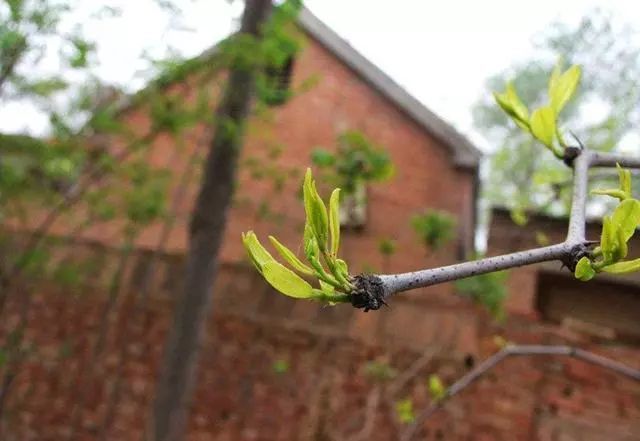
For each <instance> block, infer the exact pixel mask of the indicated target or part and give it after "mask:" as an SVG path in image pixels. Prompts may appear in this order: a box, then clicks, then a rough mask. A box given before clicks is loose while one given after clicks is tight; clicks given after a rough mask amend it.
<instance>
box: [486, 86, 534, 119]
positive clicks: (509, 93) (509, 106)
mask: <svg viewBox="0 0 640 441" xmlns="http://www.w3.org/2000/svg"><path fill="white" fill-rule="evenodd" d="M493 97H494V98H495V100H496V103H498V105H499V106H500V108H501V109H502V110H503V111H504V113H506V114H507V115H509V116H510V117H511V119H513V121H514V122H515V123H516V124H517V125H518V126H519V127H521V128H522V129H524V130H527V131H529V111H528V110H527V108H526V106H525V105H524V104H523V103H522V101H521V100H520V97H519V96H518V94H517V92H516V90H515V87H514V86H513V84H512V83H509V84H507V90H506V91H505V92H503V93H495V92H494V94H493Z"/></svg>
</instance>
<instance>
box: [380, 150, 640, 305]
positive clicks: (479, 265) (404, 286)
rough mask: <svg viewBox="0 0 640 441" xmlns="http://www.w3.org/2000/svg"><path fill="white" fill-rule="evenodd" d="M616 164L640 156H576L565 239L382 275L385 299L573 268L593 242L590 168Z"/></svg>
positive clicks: (638, 163) (636, 164) (631, 164)
mask: <svg viewBox="0 0 640 441" xmlns="http://www.w3.org/2000/svg"><path fill="white" fill-rule="evenodd" d="M617 163H619V164H620V165H621V166H623V167H627V168H640V158H633V157H631V158H630V157H626V156H621V155H613V154H606V153H596V152H592V151H589V150H587V149H584V150H581V151H580V152H579V155H578V156H577V157H576V158H575V159H573V161H572V167H573V200H572V204H571V215H570V219H569V228H568V231H567V238H566V240H565V241H564V242H562V243H559V244H555V245H551V246H547V247H542V248H535V249H532V250H527V251H520V252H516V253H511V254H504V255H500V256H495V257H488V258H484V259H479V260H474V261H469V262H463V263H458V264H455V265H448V266H443V267H438V268H429V269H424V270H419V271H412V272H408V273H401V274H389V275H379V276H378V277H379V279H380V280H381V282H382V290H383V298H384V299H386V298H388V297H389V296H391V295H394V294H396V293H399V292H403V291H407V290H410V289H415V288H422V287H426V286H431V285H436V284H439V283H444V282H450V281H453V280H458V279H462V278H465V277H471V276H477V275H480V274H486V273H490V272H494V271H501V270H505V269H510V268H515V267H520V266H525V265H531V264H534V263H540V262H548V261H561V262H562V263H564V264H565V265H566V266H567V267H568V268H570V269H573V268H574V266H575V264H576V262H577V261H578V260H579V259H580V257H582V256H583V255H584V254H585V253H586V252H587V250H588V247H589V246H590V245H592V242H589V241H588V240H587V239H586V238H585V212H586V202H587V196H588V194H587V191H588V190H587V187H588V181H589V169H590V168H592V167H615V166H616V164H617Z"/></svg>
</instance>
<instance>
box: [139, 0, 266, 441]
mask: <svg viewBox="0 0 640 441" xmlns="http://www.w3.org/2000/svg"><path fill="white" fill-rule="evenodd" d="M270 10H271V0H246V2H245V9H244V13H243V16H242V24H241V27H240V31H239V33H240V34H245V35H250V36H252V37H254V38H261V31H260V29H261V27H262V25H263V24H264V23H265V21H266V20H267V17H268V15H269V12H270ZM239 58H240V59H241V58H242V57H239ZM254 83H255V68H253V67H248V66H247V65H246V63H244V64H242V60H239V61H236V62H232V64H231V66H230V68H229V77H228V82H227V87H226V91H225V93H224V95H223V98H222V100H221V101H220V103H219V104H218V108H217V110H216V114H215V123H214V124H215V126H214V137H213V140H212V142H211V146H210V149H209V153H208V157H207V160H206V163H205V165H204V170H203V178H202V183H201V187H200V191H199V194H198V198H197V200H196V204H195V208H194V211H193V213H192V217H191V224H190V228H189V249H188V254H187V266H186V275H185V276H186V277H185V285H184V291H183V293H182V296H181V297H180V298H179V299H178V301H177V304H176V308H175V316H174V322H173V327H172V328H171V329H170V330H169V335H168V341H167V344H166V347H165V356H164V360H163V365H162V366H161V371H160V379H159V382H158V386H157V389H156V398H155V403H154V409H153V421H152V424H153V426H152V428H151V430H152V431H153V434H152V439H154V440H155V441H178V440H181V439H183V438H184V434H185V431H186V427H187V420H188V407H189V404H190V401H191V397H192V395H193V390H194V387H195V380H196V367H197V360H198V351H199V346H200V341H201V337H202V334H203V332H204V330H205V325H206V320H207V317H208V316H209V314H210V313H211V311H210V299H211V297H212V294H213V293H212V287H213V281H214V278H215V274H216V271H217V262H216V261H217V255H218V251H219V249H220V245H221V243H222V239H223V237H224V227H225V223H226V217H227V210H228V207H229V205H230V202H231V197H232V193H233V188H234V183H235V179H236V168H237V160H238V154H239V152H240V148H241V144H242V138H243V136H242V135H243V132H244V128H245V125H246V119H247V117H248V114H249V109H250V105H251V100H252V96H253V92H254V86H255V84H254Z"/></svg>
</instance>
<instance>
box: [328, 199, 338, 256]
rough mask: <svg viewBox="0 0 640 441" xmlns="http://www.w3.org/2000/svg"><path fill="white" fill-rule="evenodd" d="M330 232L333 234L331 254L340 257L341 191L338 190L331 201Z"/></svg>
mask: <svg viewBox="0 0 640 441" xmlns="http://www.w3.org/2000/svg"><path fill="white" fill-rule="evenodd" d="M329 231H330V232H331V254H332V255H333V256H337V255H338V248H339V247H340V189H339V188H336V189H335V190H333V193H331V198H330V199H329Z"/></svg>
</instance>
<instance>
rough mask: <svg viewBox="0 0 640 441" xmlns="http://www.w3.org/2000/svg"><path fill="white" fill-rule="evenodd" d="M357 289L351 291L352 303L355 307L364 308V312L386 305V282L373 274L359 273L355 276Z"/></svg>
mask: <svg viewBox="0 0 640 441" xmlns="http://www.w3.org/2000/svg"><path fill="white" fill-rule="evenodd" d="M353 284H354V285H355V287H356V289H355V290H354V291H353V292H352V293H351V304H352V305H353V307H354V308H362V309H364V312H367V311H369V310H376V309H380V308H381V307H382V305H386V304H387V302H385V300H384V298H385V296H384V283H383V282H382V279H380V277H378V276H376V275H373V274H359V275H357V276H354V277H353Z"/></svg>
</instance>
